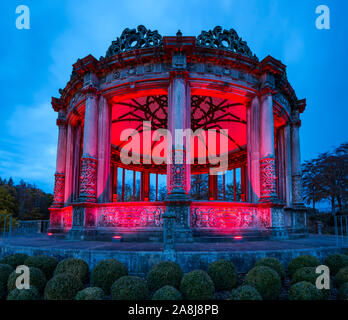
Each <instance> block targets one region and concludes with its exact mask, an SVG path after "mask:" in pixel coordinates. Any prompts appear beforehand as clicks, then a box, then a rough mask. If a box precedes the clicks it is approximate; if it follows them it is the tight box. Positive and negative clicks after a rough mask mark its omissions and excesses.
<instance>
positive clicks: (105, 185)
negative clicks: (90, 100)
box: [97, 96, 111, 203]
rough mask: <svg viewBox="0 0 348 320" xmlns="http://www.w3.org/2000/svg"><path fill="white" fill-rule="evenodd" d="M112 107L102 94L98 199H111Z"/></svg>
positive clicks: (99, 111)
mask: <svg viewBox="0 0 348 320" xmlns="http://www.w3.org/2000/svg"><path fill="white" fill-rule="evenodd" d="M110 138H111V108H110V105H109V104H108V103H107V101H106V99H105V98H104V97H103V96H101V97H100V98H99V104H98V179H97V201H98V202H102V203H103V202H109V201H110V198H109V197H110V186H111V181H110V177H111V176H110V157H111V141H110Z"/></svg>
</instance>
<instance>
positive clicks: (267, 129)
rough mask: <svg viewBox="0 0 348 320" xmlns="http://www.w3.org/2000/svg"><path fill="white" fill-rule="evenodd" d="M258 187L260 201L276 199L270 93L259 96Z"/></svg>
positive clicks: (271, 100)
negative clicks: (259, 189)
mask: <svg viewBox="0 0 348 320" xmlns="http://www.w3.org/2000/svg"><path fill="white" fill-rule="evenodd" d="M260 115H261V116H260V188H261V198H260V201H261V202H272V201H274V200H276V199H277V194H276V176H275V149H274V124H273V99H272V93H271V92H269V91H268V92H267V91H266V93H265V94H263V95H262V97H261V113H260Z"/></svg>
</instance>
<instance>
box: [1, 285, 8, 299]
mask: <svg viewBox="0 0 348 320" xmlns="http://www.w3.org/2000/svg"><path fill="white" fill-rule="evenodd" d="M6 294H7V287H6V283H4V282H1V281H0V300H2V299H4V298H5V297H6Z"/></svg>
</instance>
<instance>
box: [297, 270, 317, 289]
mask: <svg viewBox="0 0 348 320" xmlns="http://www.w3.org/2000/svg"><path fill="white" fill-rule="evenodd" d="M315 269H316V268H315V267H304V268H300V269H298V270H296V271H295V273H294V274H293V275H292V278H291V284H295V283H297V282H301V281H307V282H310V283H311V284H314V285H315V282H316V280H317V278H318V276H319V274H317V273H316V272H315Z"/></svg>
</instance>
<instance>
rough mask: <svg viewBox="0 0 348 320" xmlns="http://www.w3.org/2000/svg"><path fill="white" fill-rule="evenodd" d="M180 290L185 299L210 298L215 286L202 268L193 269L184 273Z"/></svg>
mask: <svg viewBox="0 0 348 320" xmlns="http://www.w3.org/2000/svg"><path fill="white" fill-rule="evenodd" d="M180 291H181V293H182V295H183V297H184V299H185V300H210V299H212V297H213V294H214V291H215V287H214V282H213V280H212V279H211V278H210V277H209V275H208V273H206V272H205V271H203V270H194V271H191V272H189V273H187V274H185V275H184V277H183V278H182V280H181V284H180Z"/></svg>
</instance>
